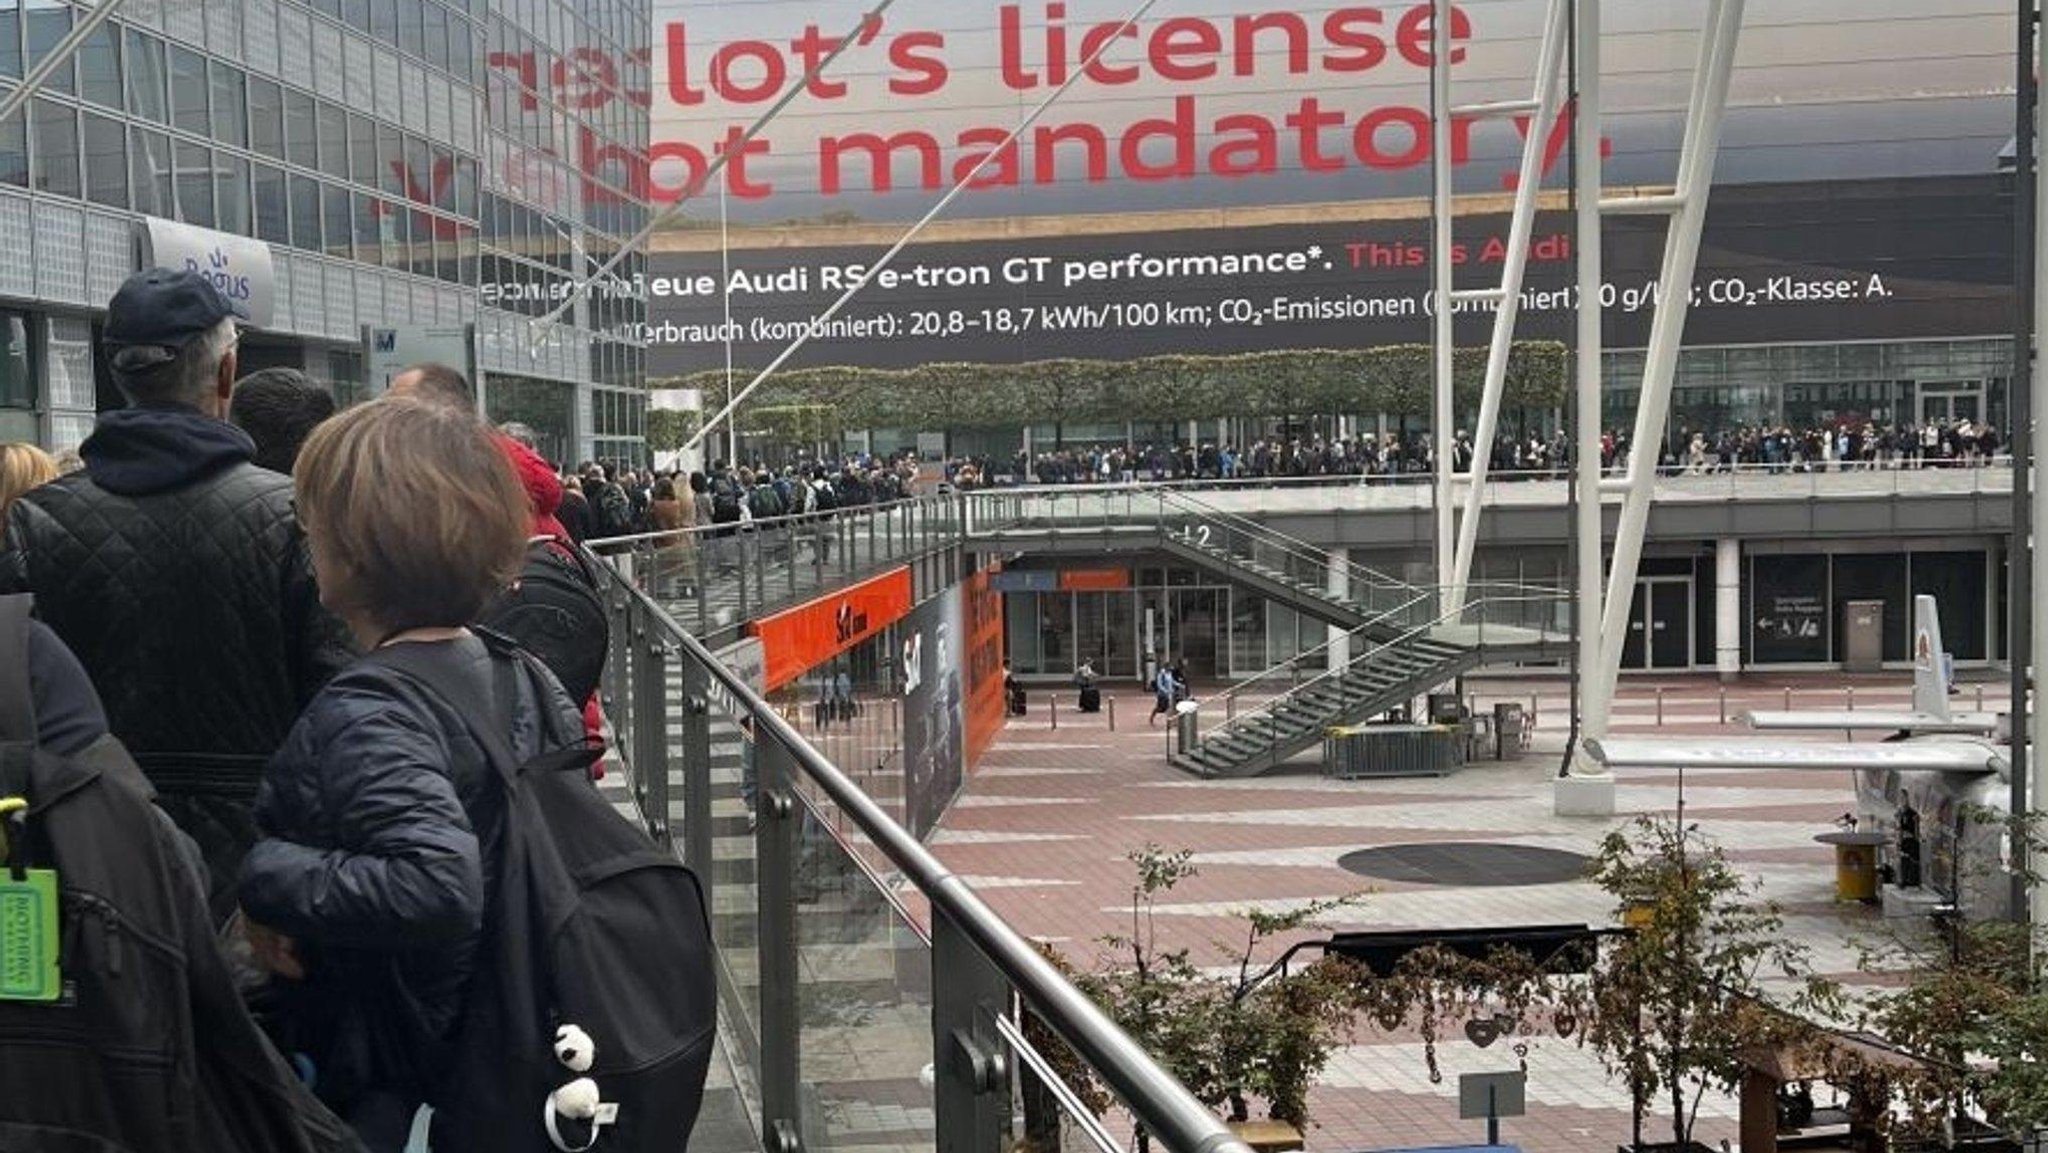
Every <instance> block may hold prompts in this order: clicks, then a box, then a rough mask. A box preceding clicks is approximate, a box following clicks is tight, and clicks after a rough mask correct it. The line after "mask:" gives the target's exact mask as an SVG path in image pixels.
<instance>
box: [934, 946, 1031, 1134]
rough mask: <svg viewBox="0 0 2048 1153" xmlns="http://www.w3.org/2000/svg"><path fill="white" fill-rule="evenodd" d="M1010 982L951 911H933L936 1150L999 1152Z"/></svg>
mask: <svg viewBox="0 0 2048 1153" xmlns="http://www.w3.org/2000/svg"><path fill="white" fill-rule="evenodd" d="M1011 1000H1012V996H1011V990H1010V985H1009V982H1008V981H1006V980H1005V979H1004V978H1003V975H1002V973H1001V971H1000V970H998V969H997V968H996V967H995V966H994V965H991V964H990V963H989V961H988V958H987V957H985V956H983V955H982V952H981V950H980V949H977V948H975V947H974V944H973V942H971V941H970V940H968V938H967V935H966V934H965V933H963V932H962V931H961V930H960V929H959V928H958V927H957V926H956V925H954V924H953V919H952V918H951V917H949V916H947V915H946V914H945V913H943V912H940V911H938V910H934V911H933V917H932V1065H933V1068H932V1073H933V1084H932V1091H933V1092H932V1097H933V1100H932V1104H933V1106H934V1111H935V1113H936V1114H937V1117H936V1120H937V1122H938V1149H939V1153H999V1151H1000V1150H1001V1149H1003V1148H1004V1146H1005V1143H1006V1141H1007V1139H1008V1137H1009V1133H1010V1076H1011V1069H1010V1059H1009V1054H1008V1052H1007V1050H1006V1049H1005V1048H1004V1045H1003V1039H1002V1035H1001V1034H999V1033H998V1032H996V1027H995V1022H996V1018H997V1017H999V1016H1003V1015H1005V1014H1007V1013H1008V1011H1009V1008H1010V1002H1011Z"/></svg>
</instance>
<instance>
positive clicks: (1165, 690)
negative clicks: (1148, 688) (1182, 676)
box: [1145, 661, 1180, 728]
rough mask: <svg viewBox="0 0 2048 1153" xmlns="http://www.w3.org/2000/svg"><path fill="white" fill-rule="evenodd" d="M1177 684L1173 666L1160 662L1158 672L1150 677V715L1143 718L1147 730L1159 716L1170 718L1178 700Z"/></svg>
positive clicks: (1154, 723) (1155, 723)
mask: <svg viewBox="0 0 2048 1153" xmlns="http://www.w3.org/2000/svg"><path fill="white" fill-rule="evenodd" d="M1178 684H1179V682H1178V681H1177V680H1176V679H1175V677H1174V674H1173V666H1172V665H1169V664H1167V663H1166V662H1165V661H1160V662H1159V671H1158V672H1157V673H1154V674H1153V676H1152V715H1151V716H1149V717H1146V718H1145V724H1146V726H1147V727H1148V728H1149V727H1152V726H1155V725H1157V724H1158V723H1159V718H1160V717H1161V716H1165V717H1167V718H1169V719H1171V718H1172V716H1173V706H1174V702H1176V701H1178V700H1179V699H1180V695H1179V689H1178V688H1177V685H1178Z"/></svg>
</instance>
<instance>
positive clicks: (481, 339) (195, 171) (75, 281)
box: [0, 0, 652, 461]
mask: <svg viewBox="0 0 2048 1153" xmlns="http://www.w3.org/2000/svg"><path fill="white" fill-rule="evenodd" d="M93 11H94V6H92V5H89V4H80V5H72V4H68V3H62V2H50V0H28V2H26V3H20V2H18V0H9V3H7V4H6V5H5V6H4V7H0V91H7V92H12V91H13V90H14V87H15V86H17V85H19V84H20V83H21V82H22V77H23V76H24V75H25V74H28V73H31V72H33V71H34V70H35V68H36V67H37V65H38V64H40V63H41V62H42V61H43V60H44V58H45V57H46V56H47V55H48V54H49V53H50V52H51V51H52V50H53V49H54V48H55V47H56V46H57V45H58V44H59V43H60V41H62V40H64V38H65V37H66V35H67V34H68V33H70V32H71V30H72V29H73V27H74V25H76V24H83V23H84V22H85V21H86V20H87V19H88V18H89V15H88V14H89V13H91V12H93ZM651 34H652V15H651V12H650V9H649V6H648V4H647V3H646V2H645V0H604V2H602V3H596V4H590V3H577V4H571V3H566V2H563V0H539V2H537V3H532V4H518V5H508V4H490V5H487V4H484V3H480V2H477V0H450V2H447V3H444V2H442V0H314V2H308V3H300V2H298V0H207V2H205V3H201V2H200V0H191V2H189V3H187V2H171V3H165V2H163V0H135V2H133V3H123V4H121V5H119V6H118V7H117V8H115V9H114V15H113V16H112V18H110V19H107V20H106V21H105V22H104V23H103V24H101V25H99V26H98V27H97V28H95V29H93V30H92V32H91V33H90V35H88V36H87V37H86V38H85V39H84V41H83V42H82V44H80V46H79V47H78V49H77V51H76V53H75V55H74V56H73V58H72V59H70V60H69V61H67V62H66V63H64V64H63V65H61V66H59V67H58V68H57V70H56V71H55V72H54V74H53V75H52V76H51V77H50V79H49V80H48V81H47V82H46V83H44V84H43V85H42V86H41V87H40V88H39V89H38V90H37V91H36V92H35V93H34V94H33V95H32V96H31V97H30V98H29V100H28V101H27V103H26V106H25V107H24V108H23V110H22V111H21V112H18V113H16V114H15V115H14V117H13V119H12V120H11V121H10V122H9V123H6V124H4V125H0V248H4V249H5V251H7V252H8V253H10V254H12V258H11V259H9V260H8V261H6V262H5V265H4V267H0V438H5V439H8V440H25V441H34V442H39V443H41V444H43V445H45V446H47V447H50V448H52V449H64V448H70V447H74V446H76V445H77V444H78V443H79V442H80V441H81V440H83V439H84V437H85V436H86V435H87V434H88V433H89V432H90V431H91V429H92V423H93V418H94V414H95V413H96V412H98V411H100V410H102V409H106V408H109V407H118V406H119V405H120V403H121V400H120V398H119V396H118V394H117V392H116V391H115V390H114V389H113V388H112V387H111V384H110V381H109V379H108V376H107V373H106V368H105V365H104V364H103V363H102V362H101V359H100V357H99V356H98V352H97V347H98V341H97V339H96V337H97V331H98V326H99V323H100V318H101V316H102V311H101V310H102V309H103V307H104V305H105V302H106V300H107V299H108V298H109V297H110V296H111V295H112V293H113V291H114V289H115V288H116V287H117V286H118V285H119V284H120V282H121V280H122V278H123V277H125V276H126V275H127V274H128V273H129V272H130V271H132V270H134V269H135V268H137V267H139V266H140V263H141V262H142V261H143V260H144V259H148V260H150V261H152V262H154V263H160V264H175V265H183V264H185V263H187V262H191V263H194V264H195V265H196V266H198V267H202V268H207V269H209V270H211V271H213V272H214V273H215V274H216V275H218V276H222V277H225V278H226V280H227V282H228V283H230V284H232V285H233V286H234V294H245V295H246V297H247V304H248V305H249V307H250V310H251V313H252V318H253V319H254V320H255V321H256V323H255V324H254V325H253V326H252V327H251V329H250V330H249V331H248V332H247V334H246V335H245V336H244V338H243V340H242V343H241V361H242V365H243V367H244V369H246V370H253V369H257V368H263V367H270V366H290V367H294V368H299V369H302V370H304V371H305V372H307V373H308V374H310V375H311V376H313V377H314V378H316V379H318V380H321V381H324V382H329V383H331V384H332V386H333V387H334V388H335V390H336V393H337V395H338V398H339V399H341V400H342V401H343V402H344V403H346V402H348V401H350V400H354V399H357V398H360V397H363V396H366V395H370V394H372V393H374V392H375V391H376V390H377V389H379V388H381V387H382V384H383V376H382V375H381V372H382V371H387V370H388V368H389V366H388V364H385V363H383V362H388V361H390V360H392V359H393V358H402V357H405V356H406V355H407V354H408V352H409V351H416V352H417V353H421V354H425V355H430V356H432V357H433V358H435V359H455V358H456V357H457V356H460V355H462V354H463V353H464V352H470V353H471V357H470V360H471V363H470V364H469V365H467V366H466V367H470V368H472V369H473V370H474V371H476V372H477V374H478V375H479V376H480V378H481V384H482V391H483V392H484V394H485V397H486V400H487V404H488V407H489V409H490V415H491V416H492V417H493V418H494V419H498V420H511V419H517V420H522V421H525V422H526V423H528V424H530V425H532V426H534V427H535V428H536V430H538V431H539V433H540V435H541V438H542V440H543V446H544V448H545V449H546V450H547V451H548V452H549V454H550V455H551V456H553V457H555V458H557V459H560V460H564V461H567V460H572V459H577V460H580V459H588V458H620V459H629V460H638V459H640V458H641V456H642V453H643V449H642V440H641V438H642V434H643V423H644V417H643V413H644V407H645V404H644V396H645V363H644V349H643V348H642V346H641V345H640V344H639V343H638V336H639V322H640V319H641V313H640V310H641V305H640V304H639V303H637V301H636V300H635V299H634V297H633V294H632V293H630V292H625V291H609V290H605V289H604V288H603V286H602V284H600V285H598V286H597V290H596V291H585V289H586V288H588V287H590V280H591V274H592V273H593V272H594V271H595V270H596V269H597V267H598V266H599V265H601V264H603V263H605V262H607V261H609V260H610V259H611V258H612V256H613V255H614V254H616V253H617V252H618V251H619V250H620V248H621V247H622V245H623V244H624V242H625V241H626V240H627V239H629V238H631V237H632V236H633V234H634V233H635V232H637V231H638V230H639V229H640V228H641V226H642V225H643V224H644V223H645V222H646V218H647V212H648V209H647V202H646V194H645V178H646V177H645V174H646V167H645V155H646V149H647V141H648V109H647V107H646V102H645V93H646V90H647V87H648V83H649V80H648V75H647V73H648V65H647V54H648V41H649V37H650V36H651ZM636 264H637V258H629V259H628V261H626V262H625V263H623V264H622V265H621V266H620V267H619V268H618V269H617V272H618V274H619V275H620V276H621V277H622V278H623V280H624V282H627V283H630V281H631V278H632V276H633V275H634V274H635V273H636V272H637V271H639V270H638V268H637V267H636ZM564 306H566V307H564ZM558 308H561V309H562V315H561V316H560V318H559V321H551V322H549V323H545V324H539V323H535V322H537V321H540V320H542V319H543V318H544V317H546V316H548V315H549V314H551V313H553V312H554V311H556V310H557V309H558ZM380 329H381V330H384V332H383V334H382V336H383V339H382V341H381V343H380V342H378V341H376V340H375V339H373V334H374V333H375V331H376V330H380ZM380 353H381V354H382V356H381V359H380Z"/></svg>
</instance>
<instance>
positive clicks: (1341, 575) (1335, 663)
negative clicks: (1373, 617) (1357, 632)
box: [1326, 548, 1351, 669]
mask: <svg viewBox="0 0 2048 1153" xmlns="http://www.w3.org/2000/svg"><path fill="white" fill-rule="evenodd" d="M1326 587H1327V588H1328V590H1329V593H1330V595H1331V596H1333V597H1347V598H1348V597H1349V596H1350V595H1351V550H1350V549H1348V548H1333V549H1331V550H1330V569H1329V584H1328V585H1327V586H1326ZM1350 663H1351V636H1350V630H1349V629H1344V628H1339V627H1338V626H1336V625H1331V626H1330V667H1331V668H1333V669H1340V668H1343V667H1344V666H1345V665H1347V664H1350Z"/></svg>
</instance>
